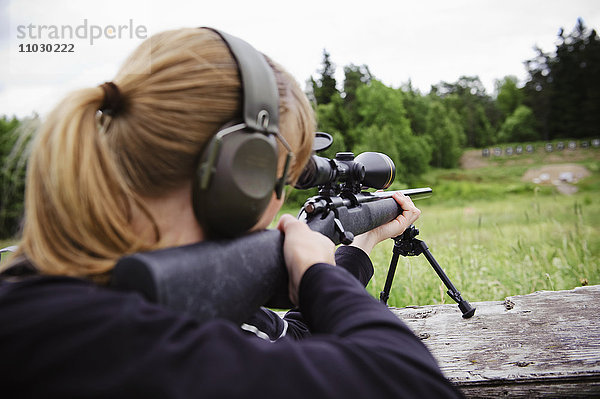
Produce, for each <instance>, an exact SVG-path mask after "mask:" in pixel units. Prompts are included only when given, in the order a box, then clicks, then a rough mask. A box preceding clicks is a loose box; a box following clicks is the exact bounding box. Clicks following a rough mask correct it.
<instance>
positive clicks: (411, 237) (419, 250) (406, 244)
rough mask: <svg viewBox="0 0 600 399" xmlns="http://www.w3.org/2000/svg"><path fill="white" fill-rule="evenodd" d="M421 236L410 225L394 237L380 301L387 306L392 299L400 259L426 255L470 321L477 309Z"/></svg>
mask: <svg viewBox="0 0 600 399" xmlns="http://www.w3.org/2000/svg"><path fill="white" fill-rule="evenodd" d="M417 235H419V229H417V228H416V227H415V226H414V225H412V224H411V225H410V226H409V227H408V228H407V229H406V230H405V231H404V233H402V234H401V235H399V236H398V237H394V238H393V240H394V248H393V249H392V260H391V261H390V268H389V269H388V274H387V278H386V280H385V286H384V288H383V291H381V293H380V294H379V300H380V301H381V302H383V303H384V304H387V300H388V299H389V297H390V290H391V288H392V282H393V281H394V274H395V273H396V266H397V265H398V258H399V257H400V255H402V256H418V255H420V254H423V255H425V258H426V259H427V261H428V262H429V264H430V265H431V267H433V270H435V272H436V273H437V275H438V277H439V278H440V279H441V280H442V282H443V283H444V285H445V286H446V288H448V291H447V292H448V295H449V296H450V298H452V299H453V300H454V301H455V302H456V303H458V308H459V309H460V311H461V312H462V317H463V318H465V319H468V318H469V317H471V316H473V315H474V314H475V308H474V307H472V306H471V304H470V303H469V302H468V301H467V300H465V299H463V298H462V297H461V296H460V291H458V290H457V289H456V287H454V284H452V281H450V279H449V278H448V276H447V275H446V273H444V270H443V269H442V267H441V266H440V265H439V263H437V261H436V260H435V258H434V257H433V255H432V254H431V252H430V251H429V247H428V246H427V244H425V242H424V241H421V240H418V239H417V238H416V236H417Z"/></svg>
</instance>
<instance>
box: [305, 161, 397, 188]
mask: <svg viewBox="0 0 600 399" xmlns="http://www.w3.org/2000/svg"><path fill="white" fill-rule="evenodd" d="M395 177H396V166H395V165H394V162H393V161H392V160H391V159H390V157H388V156H387V155H385V154H382V153H380V152H363V153H362V154H359V155H358V156H357V157H356V158H354V154H353V153H351V152H338V153H337V154H336V155H335V158H334V159H328V158H324V157H320V156H318V155H313V156H312V157H311V158H310V159H309V161H308V163H307V164H306V166H305V167H304V170H303V171H302V173H301V174H300V177H299V178H298V182H297V183H296V185H295V187H296V188H298V189H301V190H305V189H308V188H311V187H328V186H335V185H337V184H340V183H344V184H345V185H347V186H361V187H370V188H376V189H386V188H388V187H389V186H390V185H391V184H392V182H393V181H394V178H395Z"/></svg>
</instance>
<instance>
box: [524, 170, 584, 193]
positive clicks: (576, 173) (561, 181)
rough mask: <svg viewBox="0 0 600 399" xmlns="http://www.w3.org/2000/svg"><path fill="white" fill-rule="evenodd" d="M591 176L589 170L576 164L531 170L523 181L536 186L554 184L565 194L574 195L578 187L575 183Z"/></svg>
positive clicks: (526, 173)
mask: <svg viewBox="0 0 600 399" xmlns="http://www.w3.org/2000/svg"><path fill="white" fill-rule="evenodd" d="M590 174H591V172H590V171H589V170H587V168H585V167H584V166H582V165H576V164H571V163H567V164H556V165H545V166H541V167H537V168H531V169H529V170H528V171H527V172H525V174H524V175H523V177H522V178H521V180H522V181H526V182H533V183H536V184H553V185H555V186H556V188H557V190H558V191H559V192H560V193H563V194H574V193H576V192H577V187H575V186H574V185H573V183H577V182H578V181H579V180H581V179H583V178H584V177H587V176H589V175H590Z"/></svg>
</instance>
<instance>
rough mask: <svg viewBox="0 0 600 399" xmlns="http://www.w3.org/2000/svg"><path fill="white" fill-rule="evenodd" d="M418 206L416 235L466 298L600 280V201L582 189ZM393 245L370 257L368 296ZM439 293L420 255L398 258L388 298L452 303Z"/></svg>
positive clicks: (378, 284) (377, 287)
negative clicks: (371, 271) (564, 193)
mask: <svg viewBox="0 0 600 399" xmlns="http://www.w3.org/2000/svg"><path fill="white" fill-rule="evenodd" d="M419 206H420V208H421V210H422V211H423V213H422V216H421V218H420V219H419V220H418V222H417V225H418V228H419V229H420V231H421V234H420V236H419V237H418V238H420V239H422V240H424V241H425V242H426V243H427V244H428V245H429V248H430V250H431V252H432V253H433V255H434V256H435V258H436V259H437V261H438V262H439V263H440V265H442V267H443V268H444V270H445V271H446V273H447V274H448V276H449V277H450V278H451V280H452V281H453V283H454V284H455V285H456V287H457V288H458V289H459V290H460V291H461V292H462V293H463V294H464V297H465V298H467V299H468V300H469V301H488V300H501V299H503V298H504V297H505V296H509V295H516V294H527V293H531V292H534V291H537V290H561V289H571V288H574V287H576V286H580V285H585V284H600V228H599V226H600V204H598V203H597V202H595V201H592V200H591V198H590V196H589V194H580V195H574V196H561V195H553V196H536V195H528V196H527V195H513V196H510V197H509V198H506V199H500V200H495V201H494V200H480V201H473V202H470V203H469V204H468V205H460V206H456V205H455V206H448V205H444V204H433V205H427V204H425V203H424V202H421V203H419ZM392 247H393V241H392V240H389V242H384V243H381V244H380V245H379V246H378V247H376V248H375V250H374V251H373V253H372V254H371V258H372V259H373V262H374V264H375V275H374V276H373V279H372V280H371V283H370V284H369V286H368V290H369V292H371V293H372V294H373V295H374V296H377V297H378V295H379V291H381V289H382V287H383V284H384V282H385V278H386V273H387V267H388V265H389V259H390V257H391V251H392ZM445 291H446V290H445V288H444V286H443V284H442V283H441V281H440V280H439V279H438V278H437V276H436V274H435V273H434V271H433V269H432V268H431V266H430V265H429V263H428V262H427V261H426V259H425V258H424V257H423V256H419V257H413V258H400V261H399V262H398V269H397V271H396V277H395V279H394V284H393V286H392V291H391V295H390V299H389V301H388V303H389V304H390V305H391V306H407V305H423V304H431V303H448V302H452V300H451V299H450V298H449V297H448V296H447V295H446V294H445Z"/></svg>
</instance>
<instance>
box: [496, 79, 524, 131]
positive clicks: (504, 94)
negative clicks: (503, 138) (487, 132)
mask: <svg viewBox="0 0 600 399" xmlns="http://www.w3.org/2000/svg"><path fill="white" fill-rule="evenodd" d="M518 81H519V80H518V79H517V77H516V76H505V77H504V79H501V80H497V81H496V92H497V93H498V94H497V96H496V106H497V107H498V109H499V110H500V112H501V113H502V119H503V120H504V119H506V118H507V117H508V116H509V115H511V114H512V113H513V112H515V110H516V109H517V107H518V106H519V105H521V104H522V103H523V92H522V91H521V90H520V89H519V87H517V83H518Z"/></svg>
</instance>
